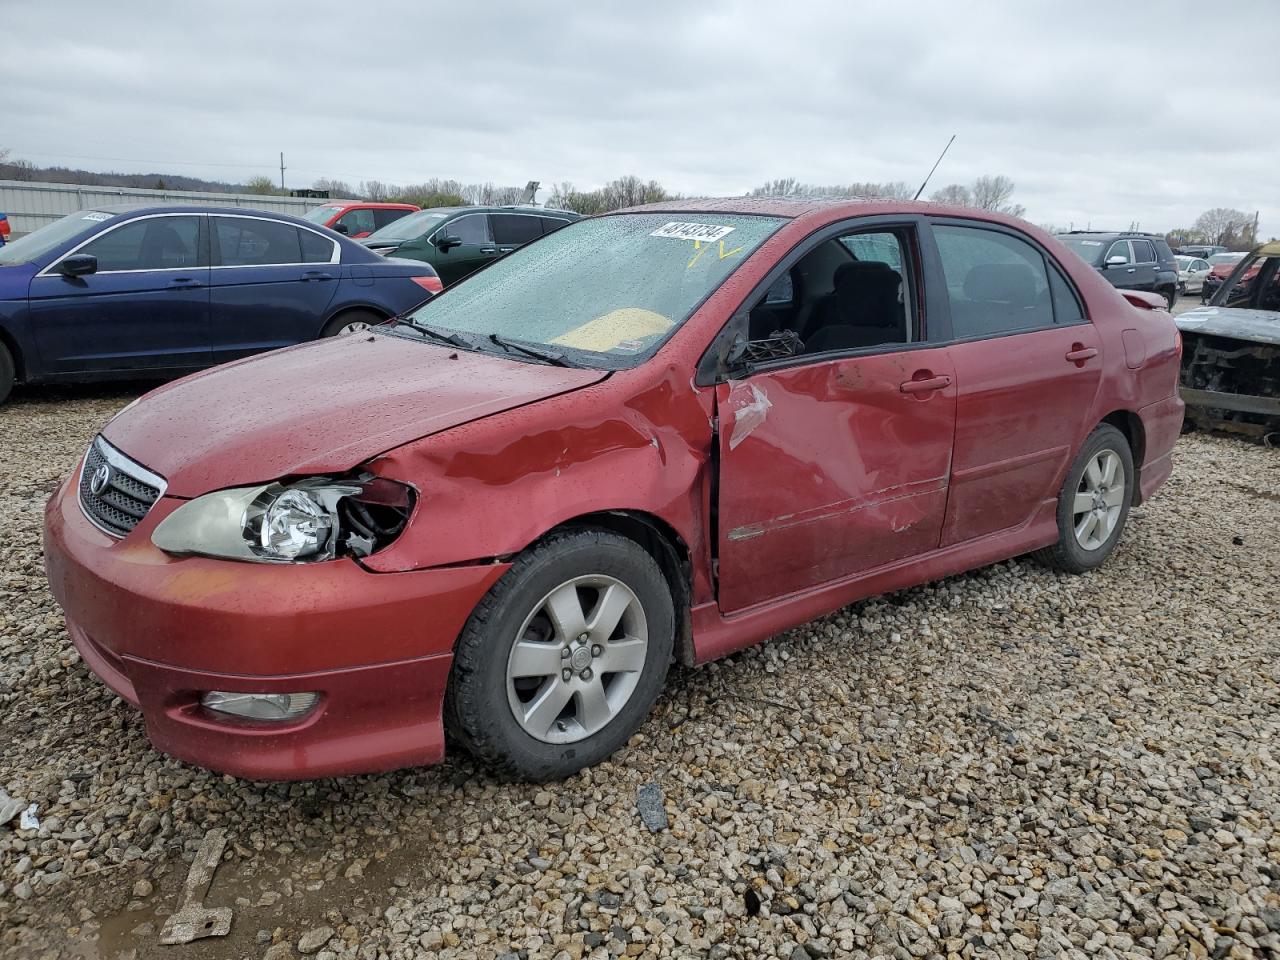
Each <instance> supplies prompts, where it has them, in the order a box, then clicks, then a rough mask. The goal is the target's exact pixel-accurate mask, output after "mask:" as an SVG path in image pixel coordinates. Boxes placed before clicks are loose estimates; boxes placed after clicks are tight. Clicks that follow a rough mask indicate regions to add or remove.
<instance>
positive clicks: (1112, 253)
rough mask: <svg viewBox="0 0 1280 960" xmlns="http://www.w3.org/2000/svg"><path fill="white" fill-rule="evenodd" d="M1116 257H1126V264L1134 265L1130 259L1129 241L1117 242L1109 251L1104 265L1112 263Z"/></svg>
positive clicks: (1104, 258) (1103, 260)
mask: <svg viewBox="0 0 1280 960" xmlns="http://www.w3.org/2000/svg"><path fill="white" fill-rule="evenodd" d="M1114 257H1124V262H1125V263H1132V262H1133V261H1132V260H1130V259H1129V241H1128V240H1117V241H1116V242H1115V243H1113V244H1112V245H1111V249H1110V250H1108V251H1107V255H1106V256H1105V257H1103V258H1102V262H1103V263H1110V262H1111V260H1112V258H1114Z"/></svg>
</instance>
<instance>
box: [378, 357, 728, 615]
mask: <svg viewBox="0 0 1280 960" xmlns="http://www.w3.org/2000/svg"><path fill="white" fill-rule="evenodd" d="M620 397H621V399H620ZM711 402H712V400H711V395H710V392H709V391H700V390H698V389H697V388H695V387H693V386H692V385H691V384H690V382H689V380H688V378H687V377H686V378H683V379H682V378H681V377H680V376H679V375H678V373H677V371H675V370H674V369H670V368H668V369H666V370H662V369H657V370H654V369H651V368H642V369H639V370H633V371H624V372H620V373H616V374H614V375H613V376H611V377H610V378H609V380H608V381H607V382H606V383H601V384H597V385H595V386H591V387H587V388H585V389H583V390H581V391H578V392H575V393H574V394H573V395H572V397H570V396H567V395H566V396H561V397H555V398H550V399H548V400H545V401H543V402H541V403H537V404H531V405H529V406H527V407H524V408H522V409H520V410H516V411H511V412H510V413H509V414H508V415H507V416H505V417H502V418H490V419H486V420H478V421H475V422H473V423H470V424H467V425H465V426H462V427H459V428H456V429H454V430H450V431H449V432H448V433H446V434H442V435H439V436H435V437H428V438H426V439H424V440H420V441H417V442H415V443H410V444H407V445H405V446H403V447H400V448H398V449H396V450H393V451H391V452H390V453H388V454H386V455H385V456H383V457H380V458H378V459H377V460H375V461H374V462H373V463H372V464H371V465H370V469H371V470H373V472H375V473H382V474H384V475H386V476H389V477H405V476H412V477H414V478H415V479H416V480H417V482H418V484H419V487H420V489H419V490H418V500H417V504H416V507H415V518H414V519H413V520H411V522H410V523H409V525H408V527H407V529H406V532H405V534H404V535H403V536H401V538H400V539H399V540H398V541H396V543H395V544H393V545H392V546H391V547H389V548H388V549H386V550H383V551H381V552H379V553H375V554H373V555H372V556H370V557H368V558H367V559H366V560H364V561H363V562H364V565H365V566H366V567H367V568H368V569H370V570H374V571H378V572H392V571H396V570H412V569H420V568H423V567H433V566H441V565H445V564H453V563H459V562H471V561H478V560H483V559H486V558H499V557H507V556H510V555H513V554H516V553H519V552H520V551H521V550H523V549H524V548H525V547H527V546H528V545H529V544H531V543H533V542H534V541H535V540H537V539H539V538H540V537H542V536H544V535H545V534H546V533H547V532H548V531H550V530H552V529H554V528H556V527H557V526H560V525H562V524H564V523H567V522H569V521H572V520H574V519H575V518H578V517H583V516H587V515H590V514H600V513H607V512H611V511H612V512H618V511H621V512H635V513H637V514H643V515H647V516H652V517H656V518H657V519H658V520H660V521H662V523H663V524H665V525H666V526H667V527H669V528H670V529H672V530H674V531H675V532H676V534H677V535H678V536H679V537H680V539H681V540H682V541H683V543H684V545H685V546H686V547H687V549H688V551H689V556H690V558H691V560H692V561H693V563H692V566H693V570H692V581H693V582H692V592H693V595H694V597H695V598H700V599H707V598H709V597H710V595H711V585H710V574H709V569H710V550H709V548H708V546H707V544H706V542H705V536H704V534H703V531H704V529H705V526H706V525H705V523H704V515H705V512H704V504H705V501H706V492H705V484H706V479H705V474H706V471H707V462H708V459H709V458H708V454H709V450H710V445H711V436H712V434H711V425H710V418H711V413H712V410H711ZM516 421H519V424H518V426H513V425H514V424H515V422H516ZM695 602H697V601H696V600H695Z"/></svg>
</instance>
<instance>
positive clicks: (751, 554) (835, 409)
mask: <svg viewBox="0 0 1280 960" xmlns="http://www.w3.org/2000/svg"><path fill="white" fill-rule="evenodd" d="M952 372H953V371H952V368H951V364H950V360H949V357H948V355H947V351H946V350H943V349H922V350H914V351H911V352H909V353H896V354H883V355H878V356H862V357H844V358H839V359H834V360H829V361H827V362H825V363H811V364H804V365H797V366H789V367H785V368H783V369H779V370H773V371H764V372H758V373H756V374H754V375H753V376H752V377H751V378H750V379H748V380H744V381H732V382H729V383H723V384H720V385H719V386H718V387H717V388H716V403H717V409H718V411H719V416H720V420H721V435H720V438H719V455H720V473H719V530H720V533H719V545H718V546H719V597H720V606H721V609H723V610H724V611H725V612H731V611H734V610H740V609H742V608H744V607H747V606H751V605H754V604H759V603H764V602H768V601H769V600H771V599H774V598H776V597H779V596H783V595H785V594H788V593H792V592H794V591H796V590H802V589H804V588H806V587H810V586H813V585H814V584H817V583H821V582H823V581H824V580H830V579H833V578H835V577H838V576H840V575H841V574H842V573H846V572H849V571H857V570H867V569H870V568H872V567H876V566H879V565H880V564H883V563H886V562H889V561H892V560H896V559H898V558H900V557H905V556H910V555H913V554H918V553H924V552H927V551H929V550H932V549H936V547H937V546H938V538H939V534H940V532H941V529H942V518H943V515H944V511H945V508H946V500H947V474H948V469H949V466H950V460H951V443H952V435H953V433H954V430H955V413H956V393H955V387H954V386H953V384H952V379H953V378H952ZM926 375H927V376H928V377H930V378H934V379H936V380H937V382H938V386H937V387H936V388H935V389H932V390H926V391H923V392H906V391H904V384H909V383H910V382H911V381H912V380H913V379H914V380H921V379H923V378H924V377H925V376H926ZM910 389H912V390H914V389H915V388H914V387H911V388H910ZM744 423H746V424H747V426H745V427H744V426H743V424H744ZM735 441H736V442H735ZM906 448H910V450H911V456H909V457H905V456H903V455H902V450H903V449H906Z"/></svg>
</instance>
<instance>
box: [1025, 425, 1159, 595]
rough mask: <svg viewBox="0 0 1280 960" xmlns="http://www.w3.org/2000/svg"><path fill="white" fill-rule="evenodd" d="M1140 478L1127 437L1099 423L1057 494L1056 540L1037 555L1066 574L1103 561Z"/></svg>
mask: <svg viewBox="0 0 1280 960" xmlns="http://www.w3.org/2000/svg"><path fill="white" fill-rule="evenodd" d="M1136 477H1137V474H1136V472H1135V471H1134V468H1133V453H1132V452H1131V451H1130V449H1129V441H1128V440H1127V439H1125V435H1124V434H1123V433H1121V432H1120V431H1119V430H1117V429H1116V428H1115V427H1113V426H1111V425H1110V424H1106V423H1104V424H1101V425H1100V426H1099V427H1097V429H1095V430H1094V431H1093V433H1091V434H1089V437H1088V439H1087V440H1085V443H1084V446H1083V447H1082V448H1081V450H1080V453H1079V454H1078V455H1077V456H1076V459H1075V462H1074V463H1072V464H1071V469H1070V470H1069V471H1068V472H1067V478H1066V481H1065V482H1064V483H1063V485H1062V492H1061V493H1060V494H1059V495H1058V542H1057V543H1055V544H1054V545H1053V546H1051V547H1045V548H1044V549H1043V550H1038V551H1036V553H1035V554H1034V556H1035V558H1036V559H1037V560H1039V561H1041V562H1042V563H1044V564H1046V565H1048V566H1050V567H1053V568H1054V569H1056V570H1062V571H1064V572H1066V573H1084V572H1085V571H1087V570H1094V569H1096V568H1098V567H1100V566H1102V564H1103V563H1104V562H1105V561H1106V559H1107V557H1109V556H1111V551H1112V550H1114V549H1115V546H1116V543H1117V542H1119V540H1120V534H1121V532H1122V531H1123V530H1124V525H1125V521H1126V520H1127V519H1128V518H1129V505H1130V504H1131V503H1132V502H1133V485H1134V481H1135V480H1136Z"/></svg>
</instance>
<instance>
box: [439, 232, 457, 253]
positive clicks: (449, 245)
mask: <svg viewBox="0 0 1280 960" xmlns="http://www.w3.org/2000/svg"><path fill="white" fill-rule="evenodd" d="M460 246H462V238H461V237H455V236H452V235H450V234H447V233H442V234H440V236H438V237H436V249H437V250H439V251H440V252H441V253H448V252H449V251H450V250H452V249H453V248H454V247H460Z"/></svg>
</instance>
